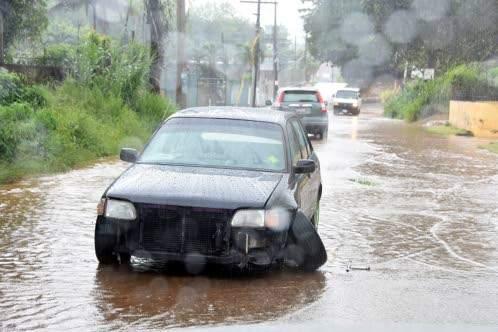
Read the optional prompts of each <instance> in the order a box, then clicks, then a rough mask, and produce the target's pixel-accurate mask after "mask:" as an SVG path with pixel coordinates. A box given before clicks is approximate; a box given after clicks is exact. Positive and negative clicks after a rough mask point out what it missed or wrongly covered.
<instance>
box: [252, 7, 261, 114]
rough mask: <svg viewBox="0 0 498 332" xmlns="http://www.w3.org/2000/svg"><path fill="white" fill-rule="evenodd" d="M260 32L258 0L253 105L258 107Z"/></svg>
mask: <svg viewBox="0 0 498 332" xmlns="http://www.w3.org/2000/svg"><path fill="white" fill-rule="evenodd" d="M260 34H261V0H258V12H257V19H256V46H255V50H254V75H253V82H252V96H251V97H252V100H251V107H256V97H257V96H256V91H257V89H258V78H259V53H260V49H261V45H260Z"/></svg>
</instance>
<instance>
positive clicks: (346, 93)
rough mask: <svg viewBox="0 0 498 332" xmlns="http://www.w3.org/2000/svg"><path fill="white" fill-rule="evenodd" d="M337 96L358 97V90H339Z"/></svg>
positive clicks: (344, 97) (343, 97) (345, 97)
mask: <svg viewBox="0 0 498 332" xmlns="http://www.w3.org/2000/svg"><path fill="white" fill-rule="evenodd" d="M336 97H337V98H342V99H356V98H358V92H356V91H346V90H343V91H337V93H336Z"/></svg>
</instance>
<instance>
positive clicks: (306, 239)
mask: <svg viewBox="0 0 498 332" xmlns="http://www.w3.org/2000/svg"><path fill="white" fill-rule="evenodd" d="M289 235H290V243H289V245H288V248H287V249H288V250H287V258H288V259H290V260H291V261H292V262H294V263H295V265H296V267H297V268H299V269H301V270H303V271H307V272H312V271H315V270H317V269H318V268H319V267H320V266H322V265H323V264H325V262H326V261H327V251H326V250H325V246H324V245H323V242H322V239H321V238H320V236H319V235H318V233H317V231H316V229H315V227H314V226H313V224H312V223H311V222H310V221H309V220H308V219H307V218H306V216H304V214H302V213H298V215H297V216H296V218H295V219H294V222H293V223H292V227H291V229H290V234H289Z"/></svg>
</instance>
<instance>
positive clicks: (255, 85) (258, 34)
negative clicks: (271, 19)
mask: <svg viewBox="0 0 498 332" xmlns="http://www.w3.org/2000/svg"><path fill="white" fill-rule="evenodd" d="M240 2H241V3H253V4H257V5H258V11H257V13H256V17H257V19H256V45H255V46H256V47H255V54H254V72H253V82H252V99H251V106H252V107H256V91H257V88H258V78H259V65H260V64H259V62H260V59H259V56H260V53H261V51H260V50H261V45H260V42H261V5H262V4H271V5H274V6H275V27H274V31H273V50H274V52H273V70H274V74H275V82H274V83H273V85H274V94H275V95H276V90H277V89H278V87H275V85H276V84H277V81H278V73H277V71H278V61H277V60H276V49H277V2H276V1H261V0H258V1H246V0H241V1H240Z"/></svg>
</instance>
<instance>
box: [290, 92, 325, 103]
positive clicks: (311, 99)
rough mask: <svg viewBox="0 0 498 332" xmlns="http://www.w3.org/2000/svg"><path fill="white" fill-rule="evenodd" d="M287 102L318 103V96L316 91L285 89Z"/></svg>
mask: <svg viewBox="0 0 498 332" xmlns="http://www.w3.org/2000/svg"><path fill="white" fill-rule="evenodd" d="M283 102H285V103H317V102H318V96H317V93H316V92H314V91H285V92H284V98H283Z"/></svg>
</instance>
